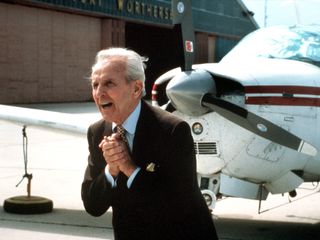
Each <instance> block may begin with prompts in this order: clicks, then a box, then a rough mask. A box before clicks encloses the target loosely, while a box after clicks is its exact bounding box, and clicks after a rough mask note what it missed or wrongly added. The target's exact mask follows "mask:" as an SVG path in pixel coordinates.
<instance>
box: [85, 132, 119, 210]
mask: <svg viewBox="0 0 320 240" xmlns="http://www.w3.org/2000/svg"><path fill="white" fill-rule="evenodd" d="M87 139H88V144H89V156H88V165H87V168H86V171H85V175H84V180H83V182H82V187H81V197H82V201H83V204H84V207H85V209H86V211H87V212H88V213H89V214H91V215H93V216H101V215H102V214H104V213H105V212H106V211H107V210H108V208H109V207H110V205H111V202H112V195H113V189H112V187H111V184H110V183H109V182H108V181H107V179H106V176H105V166H106V162H105V161H104V158H103V155H102V152H101V150H100V149H99V147H98V145H99V137H97V136H95V135H94V134H93V133H92V129H91V128H89V130H88V134H87ZM101 139H102V138H101Z"/></svg>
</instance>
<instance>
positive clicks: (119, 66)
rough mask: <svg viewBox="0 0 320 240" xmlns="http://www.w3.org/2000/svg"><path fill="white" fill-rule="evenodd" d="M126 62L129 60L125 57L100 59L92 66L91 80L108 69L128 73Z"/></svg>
mask: <svg viewBox="0 0 320 240" xmlns="http://www.w3.org/2000/svg"><path fill="white" fill-rule="evenodd" d="M126 62H127V59H126V57H123V56H113V57H108V58H105V59H100V60H98V61H97V63H96V64H95V65H93V66H92V73H91V78H92V77H94V76H95V75H97V74H101V73H102V72H103V71H104V69H106V68H112V70H113V71H116V72H124V71H126Z"/></svg>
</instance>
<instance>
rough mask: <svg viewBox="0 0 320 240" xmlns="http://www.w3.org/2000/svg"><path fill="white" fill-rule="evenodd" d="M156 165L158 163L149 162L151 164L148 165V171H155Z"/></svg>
mask: <svg viewBox="0 0 320 240" xmlns="http://www.w3.org/2000/svg"><path fill="white" fill-rule="evenodd" d="M155 166H156V164H154V163H149V164H148V165H147V167H146V171H147V172H154V171H155Z"/></svg>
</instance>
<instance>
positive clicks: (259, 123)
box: [202, 94, 317, 156]
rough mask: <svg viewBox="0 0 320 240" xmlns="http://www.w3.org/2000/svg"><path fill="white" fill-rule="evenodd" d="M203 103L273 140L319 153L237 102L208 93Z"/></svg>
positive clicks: (290, 146)
mask: <svg viewBox="0 0 320 240" xmlns="http://www.w3.org/2000/svg"><path fill="white" fill-rule="evenodd" d="M202 105H204V106H206V107H208V108H210V109H212V110H214V111H216V112H217V113H218V114H220V115H221V116H223V117H225V118H226V119H228V120H230V121H231V122H233V123H235V124H237V125H239V126H241V127H243V128H245V129H247V130H249V131H251V132H253V133H255V134H257V135H259V136H261V137H263V138H266V139H268V140H270V141H272V142H275V143H278V144H280V145H282V146H285V147H288V148H291V149H294V150H296V151H298V152H301V153H304V154H307V155H311V156H315V155H316V154H317V149H316V148H315V147H314V146H312V145H311V144H309V143H307V142H305V141H304V140H302V139H300V138H299V137H297V136H295V135H293V134H292V133H290V132H289V131H287V130H285V129H283V128H281V127H279V126H277V125H275V124H273V123H272V122H270V121H268V120H266V119H264V118H262V117H259V116H258V115H256V114H254V113H252V112H249V111H247V110H246V109H244V108H242V107H240V106H238V105H236V104H233V103H231V102H228V101H225V100H223V99H221V98H217V97H215V96H212V95H211V94H206V95H204V97H203V98H202Z"/></svg>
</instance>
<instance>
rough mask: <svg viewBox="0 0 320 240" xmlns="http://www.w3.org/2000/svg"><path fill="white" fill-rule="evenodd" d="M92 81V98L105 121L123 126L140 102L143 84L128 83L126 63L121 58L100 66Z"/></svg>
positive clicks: (95, 71)
mask: <svg viewBox="0 0 320 240" xmlns="http://www.w3.org/2000/svg"><path fill="white" fill-rule="evenodd" d="M91 79H92V96H93V99H94V101H95V103H96V105H97V107H98V109H99V110H100V112H101V114H102V117H103V118H104V120H106V121H108V122H115V123H117V124H122V123H123V122H124V121H125V120H126V119H127V117H128V116H129V115H130V114H131V112H133V110H134V109H135V107H136V105H137V104H138V102H139V100H140V96H141V91H142V82H141V81H140V80H136V81H131V82H127V80H126V63H125V60H124V59H121V58H113V59H111V60H108V61H107V62H104V63H103V64H101V65H99V66H98V67H97V68H96V69H95V70H94V71H93V72H92V75H91Z"/></svg>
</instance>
